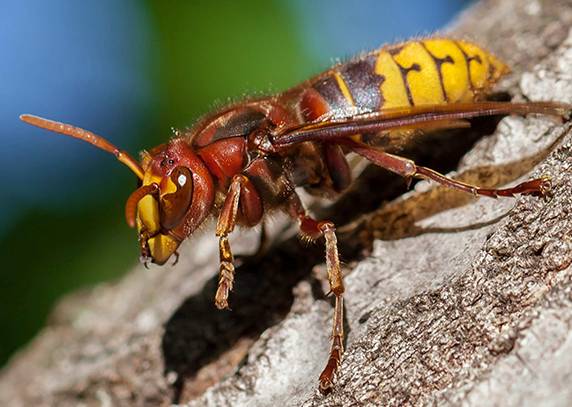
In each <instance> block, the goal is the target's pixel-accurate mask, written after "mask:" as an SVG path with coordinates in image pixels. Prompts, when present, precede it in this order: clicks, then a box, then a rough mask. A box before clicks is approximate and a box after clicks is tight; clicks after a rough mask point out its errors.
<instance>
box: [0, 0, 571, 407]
mask: <svg viewBox="0 0 572 407" xmlns="http://www.w3.org/2000/svg"><path fill="white" fill-rule="evenodd" d="M571 23H572V1H570V0H566V1H565V0H545V1H537V0H485V1H481V2H479V3H478V4H476V5H475V6H474V7H472V8H471V9H469V10H468V11H467V12H466V13H465V14H464V15H463V16H461V17H460V18H459V20H458V21H457V22H456V24H455V25H454V26H453V27H451V31H452V34H451V35H455V36H461V37H469V38H471V39H473V40H475V41H477V42H478V43H479V44H482V45H484V46H486V47H488V48H490V49H491V50H493V51H494V52H495V53H496V54H498V55H499V56H500V57H501V58H502V59H504V60H506V61H507V62H508V63H509V64H510V65H511V66H512V67H513V70H514V74H513V76H511V77H510V78H508V79H507V80H505V81H504V82H503V83H502V84H501V89H502V90H505V91H507V92H510V94H511V95H513V96H514V97H515V98H517V99H521V100H522V99H528V100H558V101H566V102H572V96H571V95H572V32H569V29H570V27H572V24H571ZM477 130H478V129H477ZM571 146H572V136H571V135H570V125H568V124H564V125H562V124H559V123H556V122H555V121H554V120H550V119H547V118H542V117H528V118H521V117H508V118H504V119H503V120H502V121H500V122H499V123H498V126H497V128H496V131H495V132H494V134H492V135H490V136H487V137H485V138H482V139H481V140H479V141H478V142H477V144H476V145H475V146H474V148H472V149H471V150H470V151H469V152H468V153H467V154H466V155H464V157H463V159H462V160H461V163H460V164H459V167H458V171H459V172H458V173H457V174H456V175H457V176H459V177H460V178H463V179H466V180H472V181H476V182H479V183H481V184H487V185H493V184H499V183H505V182H507V181H508V180H514V179H515V178H519V177H522V176H524V178H528V177H537V176H541V175H548V176H550V177H551V179H552V184H553V197H552V198H551V199H549V200H547V201H543V200H539V199H536V198H534V197H521V198H518V199H516V201H514V200H510V199H499V200H493V199H487V198H482V199H476V198H473V197H466V196H464V195H462V194H459V193H454V192H451V191H444V190H443V189H442V188H436V187H434V186H432V185H429V184H427V183H418V184H417V185H416V186H415V189H414V190H413V191H411V192H409V193H407V194H405V195H403V196H400V197H398V198H396V199H394V200H392V201H391V202H388V203H386V204H385V205H383V206H381V207H380V208H379V209H377V210H376V211H374V212H373V213H369V214H366V215H364V216H361V217H359V218H358V219H354V220H353V222H352V223H351V225H350V226H346V227H345V228H344V227H342V228H340V229H341V232H340V245H341V249H342V253H343V256H344V260H346V265H345V274H346V277H345V284H346V290H347V291H346V296H345V298H346V330H347V338H346V353H345V355H344V359H343V362H342V366H341V369H342V371H341V374H340V375H339V377H338V380H337V386H336V388H335V391H334V392H333V393H332V394H330V395H328V396H322V395H320V394H318V393H317V392H316V387H317V380H316V379H317V377H318V375H319V373H320V370H321V369H322V367H323V364H324V363H325V360H326V356H327V350H328V346H329V344H328V342H329V333H330V321H331V314H332V307H331V304H330V302H329V300H328V299H327V298H325V296H324V294H323V291H324V290H323V289H322V287H321V279H323V274H324V267H323V266H321V265H320V264H321V263H322V262H323V258H322V256H323V247H321V246H320V245H316V246H312V247H308V248H304V247H303V246H301V245H300V244H299V243H298V242H297V240H296V238H289V239H285V238H283V239H282V240H281V241H279V242H277V243H276V244H275V245H274V246H273V248H271V249H270V250H269V252H268V253H267V254H266V255H265V256H264V257H263V258H262V259H258V260H256V259H251V260H249V261H246V262H245V264H244V266H243V267H240V268H239V269H238V275H237V282H236V286H235V290H234V292H233V293H232V297H231V308H232V311H230V312H218V311H216V310H215V308H214V305H213V302H212V301H213V296H214V292H215V284H216V277H213V275H214V273H215V272H216V270H217V264H216V259H217V251H216V250H217V249H216V241H215V239H214V237H213V236H212V233H207V234H205V235H203V236H199V237H194V238H193V239H191V241H190V243H188V244H187V245H186V247H184V248H183V250H182V252H183V255H182V256H181V261H180V262H179V264H178V265H177V266H176V267H172V266H167V267H164V268H163V269H157V270H151V271H146V270H144V269H143V268H142V267H136V268H135V270H133V271H132V272H130V273H129V274H128V275H127V276H126V277H124V278H123V279H122V280H121V281H119V282H117V283H113V284H106V285H102V286H99V287H96V288H94V289H92V290H90V291H88V292H81V293H77V294H75V295H73V296H71V297H69V298H67V299H65V300H64V301H63V302H62V303H61V304H60V305H58V307H57V308H56V310H55V311H54V313H53V316H52V318H51V320H50V323H49V325H48V326H47V327H46V328H45V329H44V330H43V331H42V332H41V333H40V334H39V335H38V337H37V338H36V339H35V340H34V341H33V342H32V343H31V344H30V345H29V346H28V347H27V348H26V349H24V350H22V351H21V352H20V353H19V354H18V355H17V356H16V357H14V358H13V359H12V361H11V362H10V363H9V365H8V366H7V367H6V368H5V369H4V370H3V371H2V372H1V373H0V405H6V406H28V405H35V406H51V405H58V406H68V405H69V406H76V405H87V406H91V405H170V404H172V403H179V404H185V405H188V406H224V405H229V406H230V405H232V406H242V405H244V406H265V405H271V404H272V405H277V406H286V405H288V406H289V405H304V406H337V405H344V406H348V405H429V404H430V405H433V404H438V405H460V404H463V405H509V406H510V405H514V406H521V405H535V406H536V405H553V406H560V405H562V406H565V405H571V404H572V385H571V381H572V334H571V327H572V269H571V268H570V267H569V266H570V264H571V262H572V247H571V245H572V243H571V238H570V236H571V232H572V219H571V216H570V212H571V211H572V192H571V191H572V177H571V175H570V167H571V166H572V154H571V153H570V147H571ZM432 148H433V149H435V150H437V149H436V147H435V146H433V147H432ZM547 151H549V152H547ZM433 157H440V156H439V153H438V151H436V152H435V154H434V155H433ZM535 164H538V165H537V166H536V168H535V169H534V170H533V171H532V172H530V173H528V174H525V173H526V172H527V170H528V169H529V168H530V167H531V166H532V165H535ZM385 181H387V183H386V184H384V185H387V186H388V188H387V190H393V191H398V190H399V188H400V187H395V188H394V187H391V185H393V184H392V183H393V182H396V181H394V180H393V179H387V180H384V182H385ZM358 185H360V184H358ZM378 185H379V183H378ZM359 188H361V190H359ZM359 188H358V190H356V191H354V192H353V195H352V194H349V195H348V196H347V197H345V198H344V199H345V204H346V209H344V211H346V212H351V211H348V210H347V207H348V206H349V207H353V208H355V207H356V206H360V205H357V204H356V202H355V199H361V198H359V197H363V196H366V195H371V193H370V192H368V191H367V190H365V194H364V187H363V186H361V187H359ZM378 189H379V188H378ZM344 199H342V202H341V203H339V204H338V207H337V209H338V210H339V211H342V209H340V208H344ZM352 199H354V200H353V201H352ZM364 199H365V198H364ZM381 199H384V198H383V196H382V198H381ZM364 205H365V204H364ZM326 211H327V210H326ZM338 213H339V212H338ZM340 216H341V215H340ZM350 217H351V216H350V215H348V217H346V220H348V219H350ZM207 230H208V228H207ZM209 232H210V230H209ZM255 240H256V236H255V235H248V236H246V237H242V238H241V239H240V240H237V241H236V242H235V247H236V248H237V251H239V250H240V248H241V247H242V248H243V249H247V248H248V247H252V244H253V241H255ZM278 240H280V239H279V238H277V241H278ZM372 242H373V246H371V245H372ZM370 247H373V250H371V253H370V254H369V255H368V256H367V257H365V258H363V254H364V253H365V252H368V251H369V248H370ZM184 252H187V253H191V254H192V255H188V256H185V255H184ZM360 259H361V260H360ZM316 265H318V266H316ZM312 269H314V272H312Z"/></svg>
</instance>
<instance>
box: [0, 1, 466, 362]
mask: <svg viewBox="0 0 572 407" xmlns="http://www.w3.org/2000/svg"><path fill="white" fill-rule="evenodd" d="M470 2H471V1H470V0H434V1H431V2H429V1H426V0H409V1H403V0H390V1H383V2H382V1H378V0H362V1H360V2H349V1H332V0H312V1H308V0H295V1H292V0H283V1H279V0H252V1H249V2H236V1H218V2H189V1H183V0H179V1H169V2H166V1H163V2H160V1H158V0H155V1H151V0H149V1H136V0H123V1H116V0H97V1H96V0H85V1H82V2H77V1H72V0H51V1H49V2H46V1H43V0H27V1H25V2H20V1H15V0H2V2H1V5H0V52H1V54H2V56H3V57H2V62H0V138H1V147H0V167H1V168H0V181H1V182H2V191H1V192H0V197H1V199H0V261H1V263H0V331H1V335H0V367H1V366H2V365H3V364H4V363H5V362H6V361H7V360H8V358H9V357H10V355H11V354H13V352H14V351H15V350H17V349H18V348H19V347H21V346H23V345H24V344H25V343H26V342H27V341H29V340H30V339H31V338H32V337H33V336H34V334H35V333H36V332H37V331H38V330H39V329H40V328H41V327H42V325H43V324H44V323H45V321H46V318H47V316H48V314H49V312H50V309H51V308H52V307H53V305H54V304H55V302H56V301H57V299H58V298H59V297H61V296H62V295H64V294H66V293H69V292H71V291H73V290H74V289H77V288H79V287H85V286H89V285H93V284H95V283H97V282H101V281H104V280H109V279H113V278H117V277H119V276H120V275H121V274H122V273H124V272H125V271H127V270H129V269H130V267H131V266H133V265H134V264H135V263H136V262H137V259H138V256H139V253H138V245H137V240H136V235H135V232H134V231H133V230H131V229H129V228H128V227H127V225H126V224H125V221H124V218H123V206H124V202H125V199H126V198H127V197H128V196H129V194H130V193H131V192H132V190H133V189H134V187H135V185H136V180H135V177H134V176H133V175H132V174H131V173H130V172H129V171H128V170H127V169H126V168H125V167H124V166H123V165H121V164H119V163H118V162H116V161H115V159H114V157H112V156H111V155H109V154H106V153H104V152H102V151H98V150H96V149H95V148H94V147H91V146H89V145H87V144H85V143H81V142H79V141H76V140H72V139H69V138H67V137H63V136H60V135H56V134H50V133H48V132H46V131H43V130H40V129H37V128H34V127H30V126H27V125H25V124H23V123H21V122H19V120H18V115H19V114H21V113H33V114H37V115H42V116H45V117H48V118H53V119H57V120H60V121H65V122H69V123H73V124H76V125H78V126H81V127H84V128H86V129H89V130H92V131H94V132H96V133H98V134H100V135H103V136H104V137H106V138H108V139H109V140H111V141H112V142H113V143H114V144H116V145H118V146H119V147H121V148H123V149H125V150H128V151H130V152H131V153H132V154H134V155H135V154H136V153H137V151H138V150H140V149H144V148H150V147H153V146H155V145H157V144H160V143H162V142H164V141H165V140H166V139H167V138H168V137H170V135H171V130H170V129H171V127H185V126H189V125H192V123H193V122H194V121H195V120H196V119H197V118H198V117H199V116H200V115H201V114H204V113H206V112H208V111H210V110H212V109H215V108H216V107H217V106H220V105H222V104H224V103H226V102H228V101H231V100H237V99H239V98H240V97H242V96H245V95H253V94H266V93H271V92H279V91H281V90H284V89H286V88H288V87H290V86H292V85H295V84H297V83H298V82H300V81H303V80H305V79H307V78H308V77H310V76H311V75H313V74H316V73H318V72H320V71H321V70H324V69H326V68H327V67H328V66H330V65H331V64H332V63H334V62H336V61H337V60H338V59H339V58H342V59H343V58H347V57H350V56H352V55H354V54H357V53H359V52H361V51H364V50H370V49H373V48H377V47H378V46H380V45H381V44H383V43H385V42H394V41H397V40H402V39H405V38H408V37H410V36H414V35H426V34H429V33H432V32H434V31H435V30H438V29H440V28H442V27H444V26H445V25H446V24H447V23H448V22H449V21H450V20H451V19H452V18H454V16H455V15H456V14H457V13H459V12H460V11H461V10H462V9H463V8H465V7H467V6H468V5H469V4H470Z"/></svg>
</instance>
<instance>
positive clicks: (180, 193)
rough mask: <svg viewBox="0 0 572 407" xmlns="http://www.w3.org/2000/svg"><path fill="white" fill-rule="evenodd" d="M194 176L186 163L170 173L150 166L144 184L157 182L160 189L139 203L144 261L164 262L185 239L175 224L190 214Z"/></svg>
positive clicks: (139, 224)
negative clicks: (153, 170)
mask: <svg viewBox="0 0 572 407" xmlns="http://www.w3.org/2000/svg"><path fill="white" fill-rule="evenodd" d="M192 183H193V182H192V176H191V173H190V171H189V170H188V169H187V168H184V167H177V168H174V169H173V170H172V171H171V172H170V173H169V174H168V175H165V176H159V175H155V174H154V173H153V172H152V170H148V171H147V172H146V173H145V176H144V178H143V187H145V186H157V187H158V193H155V194H146V195H145V196H143V197H142V198H141V199H140V200H139V202H138V203H137V217H136V222H137V231H138V234H139V241H140V244H141V255H142V261H146V260H147V259H148V258H150V259H151V261H152V262H153V263H156V264H164V263H165V262H166V261H167V260H168V259H169V258H170V257H171V255H173V254H174V253H176V251H177V248H178V247H179V244H180V243H181V240H182V239H178V238H177V237H176V236H175V233H174V232H173V231H172V229H173V228H175V227H176V226H178V225H179V224H180V223H181V221H182V220H183V218H184V215H185V214H186V212H187V210H188V208H189V206H190V203H191V198H192Z"/></svg>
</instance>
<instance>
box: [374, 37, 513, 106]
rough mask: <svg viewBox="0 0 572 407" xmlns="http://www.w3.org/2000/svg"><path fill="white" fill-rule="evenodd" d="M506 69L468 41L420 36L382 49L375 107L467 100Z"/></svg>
mask: <svg viewBox="0 0 572 407" xmlns="http://www.w3.org/2000/svg"><path fill="white" fill-rule="evenodd" d="M507 72H509V69H508V67H507V66H506V65H505V64H503V63H502V62H500V61H499V60H498V59H497V58H495V57H494V56H493V55H492V54H490V53H488V52H487V51H485V50H483V49H482V48H480V47H478V46H477V45H474V44H472V43H469V42H466V41H460V40H452V39H425V40H419V41H409V42H405V43H403V44H399V45H395V46H390V47H386V48H382V49H381V50H379V52H378V54H377V60H376V63H375V73H376V74H377V75H379V76H381V77H382V78H383V81H382V83H381V85H380V88H379V92H380V95H381V99H382V101H383V103H382V104H381V106H380V108H382V109H383V108H390V107H400V106H412V105H424V104H441V103H454V102H469V101H472V100H475V99H476V98H478V97H479V95H481V94H483V93H486V92H487V91H488V90H489V89H490V88H491V87H492V85H493V84H494V83H495V82H496V81H497V80H498V79H499V78H500V77H501V76H502V75H504V74H505V73H507Z"/></svg>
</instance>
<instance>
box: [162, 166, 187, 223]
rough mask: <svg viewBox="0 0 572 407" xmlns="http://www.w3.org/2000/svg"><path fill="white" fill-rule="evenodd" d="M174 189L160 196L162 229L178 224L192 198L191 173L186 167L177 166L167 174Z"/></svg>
mask: <svg viewBox="0 0 572 407" xmlns="http://www.w3.org/2000/svg"><path fill="white" fill-rule="evenodd" d="M169 180H170V183H172V184H173V185H174V186H175V188H176V190H175V192H173V193H170V194H165V195H163V196H162V197H161V204H160V205H159V206H160V211H161V226H162V227H163V228H164V229H172V228H174V227H175V226H177V225H179V223H181V221H182V220H183V218H184V217H185V214H186V213H187V210H188V209H189V206H191V200H192V198H193V174H192V173H191V170H189V169H188V168H186V167H177V168H175V169H174V170H173V171H172V172H171V175H170V176H169Z"/></svg>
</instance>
